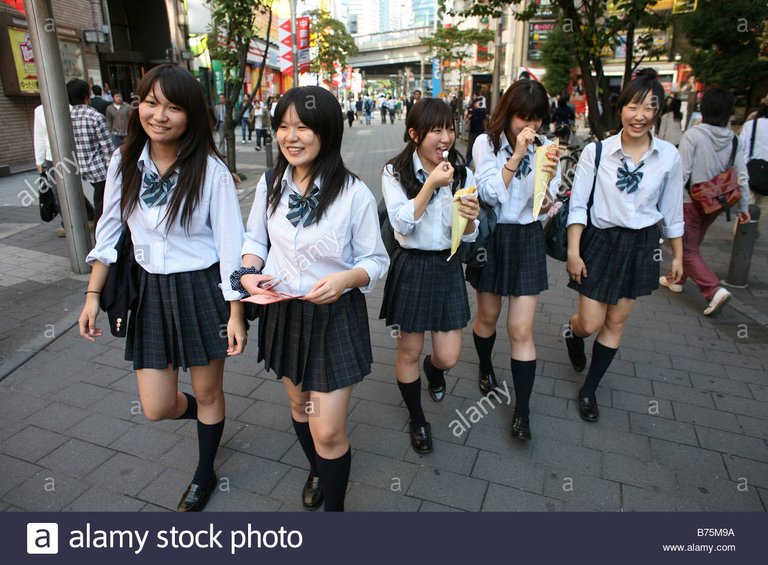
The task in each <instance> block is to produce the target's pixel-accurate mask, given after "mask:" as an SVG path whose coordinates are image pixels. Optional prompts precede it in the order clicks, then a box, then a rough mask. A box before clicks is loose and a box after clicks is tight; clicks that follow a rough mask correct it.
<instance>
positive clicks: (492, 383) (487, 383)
mask: <svg viewBox="0 0 768 565" xmlns="http://www.w3.org/2000/svg"><path fill="white" fill-rule="evenodd" d="M498 386H499V383H498V382H497V381H496V375H495V374H493V371H491V372H490V373H488V374H483V373H482V372H481V373H480V392H482V393H483V394H484V395H486V394H488V393H490V392H493V391H494V390H496V388H497V387H498Z"/></svg>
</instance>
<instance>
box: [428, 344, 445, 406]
mask: <svg viewBox="0 0 768 565" xmlns="http://www.w3.org/2000/svg"><path fill="white" fill-rule="evenodd" d="M436 370H437V369H435V368H434V366H433V365H432V356H431V355H427V356H426V357H425V358H424V374H425V375H426V376H427V390H429V396H430V397H432V400H434V401H435V402H440V401H441V400H442V399H443V398H445V373H443V374H441V375H440V376H439V377H438V378H436V379H433V377H432V372H433V371H436Z"/></svg>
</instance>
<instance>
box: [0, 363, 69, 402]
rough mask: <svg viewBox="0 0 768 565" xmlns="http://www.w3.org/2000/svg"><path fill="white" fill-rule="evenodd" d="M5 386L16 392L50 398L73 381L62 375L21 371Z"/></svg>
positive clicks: (15, 372)
mask: <svg viewBox="0 0 768 565" xmlns="http://www.w3.org/2000/svg"><path fill="white" fill-rule="evenodd" d="M4 382H5V384H7V385H8V386H11V387H13V388H14V390H18V391H22V392H26V393H29V394H34V395H35V396H40V397H43V398H45V397H49V396H51V395H52V394H53V393H55V392H57V391H60V390H61V389H63V388H65V387H67V386H70V385H71V384H72V382H71V381H69V380H67V379H66V377H64V376H62V375H58V374H57V375H52V374H45V373H40V372H39V371H38V370H37V369H21V370H17V371H14V373H13V374H11V375H9V376H8V377H7V378H6V379H5V380H4Z"/></svg>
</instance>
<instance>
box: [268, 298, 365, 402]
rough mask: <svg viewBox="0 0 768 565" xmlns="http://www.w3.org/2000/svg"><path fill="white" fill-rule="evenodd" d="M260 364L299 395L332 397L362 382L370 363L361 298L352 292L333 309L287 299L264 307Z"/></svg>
mask: <svg viewBox="0 0 768 565" xmlns="http://www.w3.org/2000/svg"><path fill="white" fill-rule="evenodd" d="M258 360H259V361H262V360H263V361H264V365H265V367H266V369H267V370H268V371H274V372H275V374H276V375H277V378H278V379H280V378H282V377H288V378H289V379H291V382H293V384H295V385H298V384H301V390H303V391H308V390H314V391H317V392H331V391H333V390H336V389H339V388H344V387H347V386H350V385H353V384H355V383H358V382H360V381H362V380H363V377H365V376H366V375H368V374H370V372H371V364H372V363H373V352H372V350H371V334H370V331H369V329H368V310H367V308H366V304H365V296H363V293H362V292H360V289H358V288H353V289H352V290H350V291H349V292H346V293H344V294H342V295H341V297H340V298H339V299H338V300H337V301H336V302H334V303H332V304H312V303H311V302H307V301H305V300H286V301H283V302H276V303H275V304H269V305H267V306H265V307H264V308H263V310H262V313H261V316H260V317H259V357H258Z"/></svg>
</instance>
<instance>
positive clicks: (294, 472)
mask: <svg viewBox="0 0 768 565" xmlns="http://www.w3.org/2000/svg"><path fill="white" fill-rule="evenodd" d="M307 476H308V471H307V470H306V469H299V468H297V467H291V469H290V470H289V471H288V472H287V473H286V474H285V476H283V478H282V479H280V482H279V483H277V485H276V486H275V488H274V489H273V490H272V492H270V493H269V497H270V498H271V499H275V500H278V501H279V502H280V503H281V506H280V511H281V512H305V511H306V510H305V509H304V506H303V505H302V503H301V492H302V489H303V488H304V483H305V482H306V480H307Z"/></svg>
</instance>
